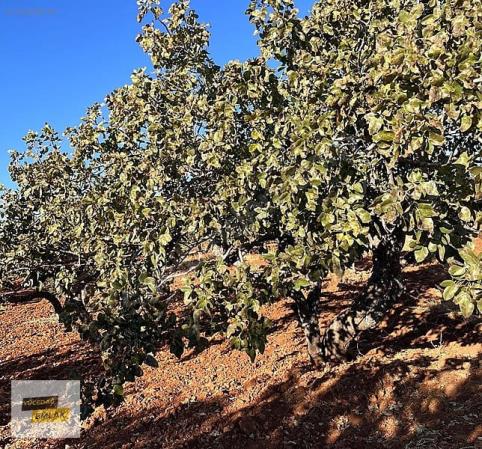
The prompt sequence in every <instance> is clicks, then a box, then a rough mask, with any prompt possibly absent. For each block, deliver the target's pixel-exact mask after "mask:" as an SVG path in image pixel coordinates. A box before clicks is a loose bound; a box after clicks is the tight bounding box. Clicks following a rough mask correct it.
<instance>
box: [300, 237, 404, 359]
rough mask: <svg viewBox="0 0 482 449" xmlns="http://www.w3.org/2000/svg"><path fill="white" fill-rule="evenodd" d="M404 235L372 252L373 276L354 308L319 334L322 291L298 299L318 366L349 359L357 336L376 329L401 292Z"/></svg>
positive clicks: (311, 353)
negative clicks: (319, 302)
mask: <svg viewBox="0 0 482 449" xmlns="http://www.w3.org/2000/svg"><path fill="white" fill-rule="evenodd" d="M403 239H404V235H403V233H402V231H400V230H397V231H395V232H393V233H391V234H387V235H385V236H384V237H383V238H382V239H381V241H380V243H379V245H378V247H377V248H376V249H375V250H374V251H373V267H372V274H371V277H370V279H369V281H368V283H367V285H366V287H365V288H364V290H363V291H362V293H361V294H360V296H359V297H358V298H357V299H356V300H355V301H354V303H353V305H352V306H351V307H349V308H347V309H345V310H343V311H342V312H341V313H340V314H338V315H337V316H336V317H335V318H334V320H333V321H332V322H331V324H330V325H329V326H328V327H327V328H326V330H325V332H324V333H323V335H321V333H320V329H319V324H318V314H317V310H316V307H317V303H318V301H319V298H320V295H321V290H320V288H319V287H317V288H315V289H314V290H313V291H312V292H311V293H310V295H308V297H307V298H306V299H304V298H302V297H298V298H295V304H296V311H297V313H298V319H299V322H300V324H301V326H302V328H303V330H304V333H305V338H306V342H307V346H308V353H309V355H310V358H311V360H312V361H313V363H314V364H315V365H316V366H320V365H321V364H323V363H324V362H329V361H341V360H344V359H346V358H347V357H348V355H349V351H350V347H351V343H352V342H353V341H354V339H356V338H357V337H358V335H359V334H360V333H361V332H363V331H366V330H368V329H372V328H374V327H376V325H377V324H378V323H379V322H380V321H381V320H382V319H383V317H384V316H385V314H386V312H387V311H388V309H389V308H390V307H391V306H392V305H393V304H394V303H396V302H397V301H398V300H399V298H400V296H401V294H402V292H403V287H402V283H401V271H402V270H401V264H400V256H401V250H402V246H403Z"/></svg>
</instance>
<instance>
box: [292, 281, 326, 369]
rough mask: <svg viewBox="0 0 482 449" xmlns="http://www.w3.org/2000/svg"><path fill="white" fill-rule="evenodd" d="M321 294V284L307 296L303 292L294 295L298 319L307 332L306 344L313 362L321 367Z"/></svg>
mask: <svg viewBox="0 0 482 449" xmlns="http://www.w3.org/2000/svg"><path fill="white" fill-rule="evenodd" d="M320 295H321V288H320V286H319V285H318V286H316V287H315V288H314V289H313V290H312V291H311V292H310V293H309V294H308V297H307V298H305V297H304V296H303V295H302V294H301V293H299V294H298V295H296V296H295V297H294V300H295V310H296V313H297V315H298V321H299V323H300V326H301V328H302V329H303V332H304V334H305V340H306V346H307V348H308V354H309V356H310V359H311V361H312V363H313V364H314V365H315V366H317V367H319V366H321V365H322V363H323V357H322V354H321V352H320V347H321V333H320V325H319V323H318V310H317V308H318V307H317V306H318V301H319V299H320Z"/></svg>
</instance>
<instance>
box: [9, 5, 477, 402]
mask: <svg viewBox="0 0 482 449" xmlns="http://www.w3.org/2000/svg"><path fill="white" fill-rule="evenodd" d="M138 4H139V20H140V21H143V20H145V18H146V17H148V16H149V17H151V19H152V22H151V23H148V24H145V25H144V26H143V28H142V33H141V34H140V35H139V37H138V42H139V44H140V46H141V47H142V48H143V49H144V51H145V52H146V53H147V54H148V55H149V57H150V60H151V62H152V66H153V68H154V71H153V73H152V74H148V73H146V70H145V69H141V70H136V71H135V72H134V73H133V75H132V82H131V83H130V84H128V85H125V86H123V87H121V88H119V89H117V90H115V91H114V92H112V93H111V94H109V95H108V96H107V98H106V100H105V104H104V105H94V106H92V107H91V108H90V109H89V110H88V111H87V114H86V116H85V117H84V118H83V119H82V121H81V123H80V124H79V126H77V127H75V128H70V129H68V130H67V131H66V137H67V138H68V140H69V144H70V147H71V151H69V152H68V153H65V152H63V151H62V140H61V138H60V137H59V135H58V134H57V133H56V132H55V131H54V130H52V129H51V127H50V126H48V125H46V126H45V127H44V129H43V130H42V131H41V132H40V133H34V132H30V133H29V134H28V135H27V136H26V137H25V141H26V145H27V151H25V152H24V153H18V152H14V153H13V155H12V163H11V165H10V172H11V176H12V179H13V181H14V182H15V183H16V184H17V188H15V189H12V190H6V191H5V192H4V193H3V195H2V206H1V210H0V213H1V216H2V218H1V221H0V254H1V255H2V258H1V260H0V280H1V284H2V285H1V287H2V288H3V289H11V288H13V287H15V286H16V285H18V282H20V283H21V284H22V285H23V286H32V287H33V288H36V289H40V290H41V289H44V290H50V291H55V292H56V293H57V294H58V295H59V296H61V297H63V298H65V305H64V311H63V313H62V315H61V319H62V321H63V322H64V323H66V325H68V326H69V327H74V328H76V329H78V330H79V331H80V333H81V335H82V336H83V338H87V339H90V340H91V341H94V342H96V343H97V344H99V346H100V348H101V350H102V354H103V359H104V363H105V367H106V369H107V373H108V382H106V383H105V386H104V387H103V388H104V389H103V390H102V391H101V392H100V396H99V397H101V398H102V400H103V401H107V400H109V399H108V398H111V399H110V400H112V397H114V398H115V397H119V396H121V395H122V387H121V385H122V384H123V383H124V382H125V381H129V380H133V379H134V377H135V376H138V375H140V374H142V368H141V366H142V364H143V363H147V364H154V363H155V360H154V359H153V354H154V353H155V351H156V348H157V347H158V345H161V344H163V343H164V342H169V343H170V344H171V349H172V351H173V352H174V353H175V354H177V355H181V354H182V351H183V349H184V347H185V345H186V344H198V343H200V342H201V341H202V340H203V338H205V337H209V336H210V335H212V334H213V333H216V332H217V333H222V334H223V335H225V336H226V338H229V339H230V340H231V342H232V344H233V346H234V347H236V348H238V349H242V350H244V351H246V352H247V353H248V354H249V356H250V357H251V358H254V357H255V355H256V353H257V352H263V350H264V347H265V344H266V336H267V330H268V328H269V322H268V321H267V320H266V319H265V318H264V317H263V315H262V306H263V304H265V303H267V302H269V301H273V300H276V299H278V298H280V297H283V296H290V297H299V296H300V295H301V296H305V297H306V296H307V295H308V293H309V291H310V290H312V289H313V288H315V287H317V286H319V285H320V284H321V282H322V280H323V279H324V278H325V277H326V275H327V274H328V273H329V272H333V271H334V272H342V271H343V270H345V269H346V268H347V267H349V266H351V265H352V264H353V263H355V262H356V261H359V260H361V259H362V258H363V257H364V255H365V254H366V253H367V252H369V251H373V250H374V249H375V248H376V247H377V245H378V243H379V242H380V241H381V240H383V239H384V238H385V236H386V235H390V234H392V233H394V232H403V235H404V236H405V250H406V251H409V252H413V253H414V258H415V261H416V262H417V263H422V262H424V261H425V260H427V259H428V258H429V257H434V258H436V259H438V260H439V261H440V262H443V263H445V262H447V261H451V262H452V264H453V265H452V268H451V269H450V272H451V274H452V275H453V276H454V279H453V280H451V281H448V282H446V283H445V284H444V286H445V293H444V296H445V299H454V298H455V302H457V303H458V304H459V305H460V307H461V310H462V313H463V314H464V316H469V315H470V314H472V313H473V312H474V311H475V310H476V305H477V306H478V308H479V311H480V272H479V271H480V256H476V255H474V254H473V252H471V251H470V250H468V249H465V250H462V251H460V253H459V252H458V250H459V249H461V248H463V247H464V245H466V244H467V243H468V242H469V241H470V240H471V239H472V237H473V236H474V235H476V233H477V232H478V231H479V230H480V222H481V213H480V204H481V170H482V168H481V155H482V154H481V149H482V140H481V131H482V116H481V109H482V107H481V105H482V91H481V86H482V81H481V78H480V73H481V68H480V63H481V61H480V55H481V53H482V52H481V45H482V39H481V30H482V7H481V4H480V2H479V1H478V0H477V1H476V2H475V3H474V1H473V0H471V1H469V0H429V1H419V0H388V1H386V0H370V1H365V2H360V1H354V0H324V1H319V2H317V3H316V4H315V5H314V7H313V10H312V12H311V14H310V15H308V16H307V17H305V18H300V17H299V16H298V11H297V10H296V8H295V6H294V3H293V2H292V1H291V0H253V1H252V2H251V4H250V5H249V8H248V11H247V13H248V15H249V17H250V20H251V21H252V23H253V24H254V25H255V27H256V29H257V33H258V35H259V48H260V55H259V57H257V58H255V59H251V60H248V61H246V62H238V61H232V62H230V63H228V64H227V65H226V66H224V67H218V66H217V65H216V64H214V63H213V61H212V60H211V59H210V57H209V54H208V50H207V48H208V43H209V32H208V29H207V27H206V26H205V25H203V24H201V23H199V21H198V17H197V15H196V13H195V12H194V11H193V10H191V9H190V7H189V2H188V1H187V0H179V1H177V2H175V3H174V4H173V5H172V6H171V8H170V10H169V14H167V15H166V14H164V13H163V11H162V10H161V8H160V6H159V2H157V1H146V0H141V1H139V2H138ZM215 247H221V248H222V250H223V251H222V252H223V254H222V255H220V256H211V257H207V258H200V259H199V261H195V260H194V265H193V266H191V267H189V266H190V265H191V264H192V263H193V253H194V252H200V251H205V252H208V253H210V254H212V251H211V250H212V249H214V248H215ZM253 251H255V252H256V253H257V254H258V255H259V259H260V260H261V261H262V262H261V263H258V264H254V265H253V264H252V263H249V261H248V260H247V257H248V254H249V253H250V252H253ZM233 261H236V262H235V263H234V264H233V263H232V262H233ZM462 264H463V265H462ZM454 267H455V268H454ZM179 278H184V281H183V282H182V283H180V282H179ZM180 298H184V304H185V311H186V313H185V314H184V315H179V314H177V315H176V314H174V313H173V307H172V304H173V303H174V302H176V301H178V300H179V299H180Z"/></svg>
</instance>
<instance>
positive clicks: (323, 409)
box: [0, 265, 482, 449]
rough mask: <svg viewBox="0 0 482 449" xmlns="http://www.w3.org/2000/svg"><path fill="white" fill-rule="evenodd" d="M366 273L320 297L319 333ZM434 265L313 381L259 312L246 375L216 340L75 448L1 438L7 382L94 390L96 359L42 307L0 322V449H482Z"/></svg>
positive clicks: (280, 322)
mask: <svg viewBox="0 0 482 449" xmlns="http://www.w3.org/2000/svg"><path fill="white" fill-rule="evenodd" d="M366 275H367V274H366V272H361V273H360V272H358V273H351V274H349V275H348V276H347V277H346V278H344V279H342V280H336V279H333V280H332V281H331V282H330V283H329V285H328V291H326V293H325V295H324V296H323V297H322V298H321V305H320V306H321V307H320V309H321V316H320V322H321V324H322V326H323V325H325V324H327V323H328V322H329V321H330V320H331V319H332V318H333V317H334V315H335V314H336V313H338V312H339V311H341V310H342V309H343V308H344V307H346V306H347V305H349V304H350V301H352V300H353V298H354V297H355V296H356V292H357V291H358V290H359V289H360V288H361V286H362V285H363V282H364V279H365V278H366ZM444 276H445V274H444V272H443V271H441V269H440V268H439V267H437V266H433V265H427V266H423V267H419V268H416V269H414V268H407V269H406V270H405V277H406V279H407V284H408V290H409V291H408V294H407V296H406V298H405V301H404V303H403V304H400V305H399V306H397V307H396V308H394V309H393V310H392V311H391V313H390V315H389V316H388V317H387V319H386V320H385V321H384V322H383V323H382V326H381V327H379V328H378V329H377V330H376V331H373V332H370V333H369V334H368V333H367V334H365V335H364V337H363V339H362V340H361V341H360V342H359V344H358V351H359V356H358V357H357V359H356V360H354V361H353V362H350V363H345V364H342V365H338V366H332V367H326V368H325V369H324V370H321V371H320V370H315V369H314V368H313V367H312V366H311V365H310V364H309V362H308V360H307V355H306V351H305V347H304V341H303V335H302V331H301V330H300V329H299V327H298V326H297V324H296V319H295V317H294V315H293V312H292V310H291V307H290V303H289V301H284V302H280V303H278V304H275V305H273V306H270V307H268V308H267V310H266V313H267V314H268V315H269V317H270V318H271V319H272V320H273V321H274V329H273V332H272V334H271V335H270V338H269V345H268V347H267V349H266V352H265V353H264V354H263V355H261V356H259V357H258V358H257V360H256V361H255V363H251V362H250V361H249V358H248V356H247V355H246V354H243V353H239V352H236V351H232V350H231V349H230V348H229V346H228V345H227V344H226V343H224V342H220V341H218V340H213V341H212V342H211V344H210V345H209V346H208V347H207V348H206V349H205V350H204V351H202V352H200V353H193V352H190V353H187V354H185V355H184V356H183V357H182V359H181V360H177V359H176V358H175V357H174V356H172V355H171V354H170V353H169V351H168V349H167V348H163V349H162V350H161V351H160V352H159V354H158V356H157V360H158V362H159V368H150V367H145V368H144V372H145V374H144V376H143V377H141V378H139V379H137V380H136V382H133V383H131V384H129V385H128V386H127V388H126V401H125V403H124V404H122V405H121V406H120V407H118V408H116V409H111V410H104V409H103V408H99V409H97V410H96V412H95V414H94V415H93V416H92V417H91V418H90V419H89V420H88V421H87V422H86V423H85V429H84V430H83V432H82V438H81V439H80V440H70V441H45V440H43V441H22V440H17V441H13V440H11V438H10V436H9V427H8V422H9V401H10V381H11V380H12V379H67V378H70V379H71V378H83V379H91V378H95V376H96V373H97V372H98V370H99V367H100V358H99V354H98V353H97V352H96V350H95V349H94V348H92V347H90V346H89V345H87V344H85V343H83V342H81V341H79V339H78V337H77V335H76V334H74V333H66V332H65V331H64V329H63V327H62V326H60V325H59V324H58V323H57V320H56V317H55V315H54V314H53V310H51V307H50V305H49V304H48V303H47V302H46V301H41V302H39V303H35V304H10V305H7V306H6V307H5V309H4V310H3V312H0V341H1V342H2V345H1V347H0V447H4V448H10V449H13V448H32V449H33V448H38V449H44V448H45V449H47V448H49V449H60V448H62V449H63V448H65V447H66V444H68V445H69V447H70V448H77V449H81V448H82V449H87V448H88V449H96V448H99V449H100V448H102V449H117V448H122V449H128V448H129V449H131V448H133V449H140V448H146V449H147V448H149V449H150V448H165V449H181V448H183V449H184V448H185V449H188V448H189V449H191V448H193V449H196V448H199V449H201V448H202V449H204V448H205V449H207V448H210V449H211V448H220V449H238V448H239V449H255V448H268V449H279V448H306V449H308V448H313V449H315V448H316V449H318V448H338V449H364V448H370V449H378V448H394V449H398V448H400V449H401V448H406V449H410V448H427V449H428V448H430V449H436V448H440V449H461V448H464V449H465V448H467V449H468V448H482V382H481V380H482V368H481V358H482V356H481V354H482V337H481V335H482V333H481V331H482V323H481V320H480V319H479V318H476V317H473V318H471V319H469V320H463V319H462V318H461V316H460V315H459V314H457V313H456V311H454V309H452V308H451V307H450V306H449V305H448V304H445V303H442V302H441V300H440V294H439V292H438V291H437V290H436V289H435V288H434V286H435V285H436V283H437V282H438V281H439V280H440V279H442V278H443V277H444Z"/></svg>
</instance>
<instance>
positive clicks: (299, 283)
mask: <svg viewBox="0 0 482 449" xmlns="http://www.w3.org/2000/svg"><path fill="white" fill-rule="evenodd" d="M310 285H311V282H310V281H309V280H308V279H304V278H299V279H297V280H296V281H295V282H294V284H293V286H294V289H295V290H296V291H299V290H301V289H302V288H306V287H309V286H310Z"/></svg>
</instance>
